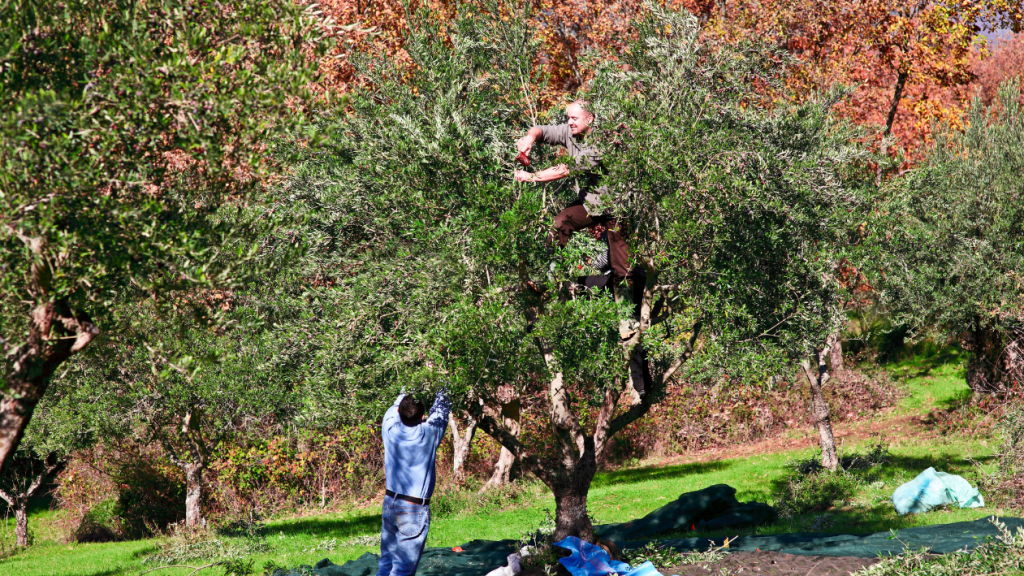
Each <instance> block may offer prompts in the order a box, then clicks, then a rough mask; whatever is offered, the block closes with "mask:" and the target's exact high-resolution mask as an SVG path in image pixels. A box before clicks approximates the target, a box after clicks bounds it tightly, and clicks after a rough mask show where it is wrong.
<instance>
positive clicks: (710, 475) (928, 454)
mask: <svg viewBox="0 0 1024 576" xmlns="http://www.w3.org/2000/svg"><path fill="white" fill-rule="evenodd" d="M957 360H958V359H957V358H943V357H938V358H937V357H935V356H933V357H930V358H915V359H911V360H909V361H907V362H904V363H901V364H900V365H899V366H896V367H894V368H895V370H897V371H898V372H897V373H898V374H899V373H902V374H905V376H906V378H905V379H904V382H905V385H906V386H907V389H908V392H909V395H908V397H907V398H905V399H904V401H903V402H902V403H901V405H900V406H899V407H898V408H897V409H896V410H895V411H893V412H892V413H890V414H889V415H888V417H890V418H891V417H894V416H899V415H907V414H926V413H927V412H928V411H930V410H932V409H934V408H941V407H943V406H948V405H950V404H951V403H953V402H956V401H957V400H958V399H959V398H961V397H962V395H963V391H964V390H965V389H966V387H965V385H964V383H963V379H962V373H961V371H960V369H959V368H958V367H957V366H958V364H957ZM887 440H888V441H889V442H890V444H889V456H888V458H887V460H886V462H885V463H883V464H880V465H878V466H875V467H873V468H871V469H866V470H859V471H855V472H854V474H855V475H856V476H857V478H858V482H857V483H856V490H855V492H854V493H853V494H852V495H851V497H850V498H849V499H848V500H847V501H846V502H845V503H844V504H843V505H841V506H838V507H836V508H833V509H831V510H829V511H828V512H827V513H825V514H824V515H822V514H807V515H804V516H797V517H794V518H791V519H788V520H780V521H779V522H778V523H776V524H774V525H771V526H764V527H759V528H756V529H749V530H745V531H733V532H730V533H728V535H729V536H735V535H742V534H750V533H760V534H775V533H785V532H795V531H808V530H811V529H820V530H823V531H827V532H861V533H868V532H879V531H884V530H888V529H889V528H897V529H899V528H907V527H913V526H922V525H930V524H944V523H949V522H958V521H962V520H974V519H977V518H984V517H988V516H991V515H993V514H997V515H1001V514H1003V511H1002V510H999V509H995V508H989V507H986V508H981V509H975V510H959V509H955V510H938V511H933V512H930V513H927V514H921V515H915V516H908V517H905V518H900V517H898V516H896V514H895V512H894V510H893V508H892V506H891V505H890V504H889V503H888V498H889V496H890V495H891V494H892V491H893V490H894V489H895V488H896V487H897V486H899V485H900V484H901V483H903V482H905V481H907V480H910V479H911V478H913V477H914V476H916V475H917V474H918V473H919V472H921V471H922V470H924V469H925V468H927V467H929V466H933V467H935V468H937V469H939V470H943V471H946V472H950V473H954V474H960V475H962V476H964V477H965V478H967V479H968V480H970V481H971V482H972V483H974V482H976V480H977V478H978V475H979V473H980V472H981V471H984V470H986V469H987V468H989V467H991V466H993V465H994V461H993V454H994V452H995V448H996V446H995V444H996V442H995V441H993V440H992V439H990V438H969V437H966V438H955V437H954V438H947V437H938V438H936V439H934V440H932V441H928V442H921V441H918V440H916V439H915V438H888V439H887ZM869 449H870V446H869V442H868V441H865V442H863V443H861V444H857V445H847V446H845V447H844V452H845V454H843V455H845V456H849V455H852V454H855V453H865V452H867V451H868V450H869ZM809 457H811V452H810V450H809V449H802V450H794V451H788V452H780V453H774V454H763V455H757V456H753V457H749V458H742V459H723V460H717V461H712V462H706V463H691V464H682V465H675V466H657V465H650V466H642V467H637V468H630V469H624V470H616V471H611V472H604V473H601V474H599V475H598V476H597V478H596V479H595V481H594V484H593V487H592V489H591V492H590V510H591V513H592V515H593V517H594V519H595V521H596V522H598V523H605V522H621V521H624V520H628V519H632V518H636V517H639V516H642V515H644V514H646V513H648V512H650V511H651V510H654V509H656V508H658V507H660V506H662V505H664V504H666V503H668V502H669V501H671V500H673V499H675V498H676V497H677V496H678V495H679V494H680V493H682V492H687V491H691V490H698V489H701V488H704V487H707V486H709V485H712V484H722V483H724V484H729V485H731V486H733V487H735V488H736V489H737V497H738V498H739V499H740V500H741V501H746V500H759V501H762V502H765V501H767V502H770V503H774V497H773V496H772V487H773V485H775V484H777V483H779V482H782V481H784V479H785V477H786V475H787V474H790V473H791V470H792V468H791V466H790V463H792V462H793V461H796V460H800V459H807V458H809ZM549 511H550V512H553V511H554V501H553V499H552V497H551V495H550V494H549V493H548V492H547V491H546V490H545V489H543V488H542V487H540V486H534V487H532V488H530V489H528V491H527V494H526V495H525V496H524V497H523V498H521V499H520V502H519V504H517V505H515V506H514V507H512V508H508V509H498V508H497V507H490V508H484V509H479V508H478V509H474V510H471V511H467V512H463V513H456V514H452V515H448V516H445V517H436V516H435V518H434V519H433V521H432V524H431V529H430V538H429V541H428V543H427V545H428V546H456V545H460V544H463V543H465V542H468V541H470V540H474V539H487V540H496V539H506V538H517V537H520V536H522V535H523V534H525V533H527V532H530V531H531V530H533V529H535V528H537V527H538V526H539V525H540V524H541V523H543V522H544V520H545V519H546V517H547V513H548V512H549ZM54 514H55V513H54V512H51V511H48V510H45V509H43V510H37V511H35V512H34V513H33V515H32V517H31V525H32V527H33V530H34V532H35V537H36V544H35V545H34V546H33V547H31V548H30V549H29V550H27V551H24V552H18V553H17V554H14V555H13V556H11V557H8V558H7V559H5V560H0V575H7V574H10V575H12V576H13V575H14V574H17V575H19V576H32V575H37V574H38V575H53V574H60V575H67V576H101V575H102V576H107V575H110V576H113V575H121V574H124V575H128V574H140V573H141V572H143V571H144V570H145V569H148V568H149V566H144V565H143V564H142V560H143V559H144V558H145V557H146V556H147V555H149V554H152V553H153V552H155V551H156V550H157V546H156V544H157V542H158V541H157V540H148V541H138V542H117V543H104V544H70V545H69V544H63V543H60V542H59V537H58V535H57V534H56V533H53V531H52V530H51V529H50V528H48V526H49V525H50V524H52V522H53V518H54ZM267 524H268V531H267V542H268V543H269V545H270V546H271V551H270V552H269V553H267V554H262V555H257V556H254V557H253V559H254V560H255V566H256V568H260V567H262V566H263V565H264V563H266V562H268V561H272V562H274V563H276V564H278V565H281V566H288V567H295V566H298V565H300V564H313V563H315V562H317V561H318V560H320V559H322V558H325V557H326V558H330V559H331V560H332V561H334V562H336V563H339V564H340V563H342V562H344V561H345V560H350V559H354V558H357V557H359V556H360V555H362V554H363V553H365V552H375V551H377V546H376V545H348V544H346V541H348V540H351V539H353V538H355V537H358V536H373V535H377V534H379V531H380V512H379V509H378V508H375V507H370V508H364V509H353V510H349V511H346V512H343V513H332V514H321V515H316V516H306V517H301V518H284V519H277V520H273V521H270V522H268V523H267ZM0 533H2V534H0V536H2V537H3V538H4V542H3V545H4V546H5V547H6V549H7V550H10V546H11V544H12V543H13V542H12V540H13V518H12V519H9V520H8V521H7V526H6V528H0ZM708 534H709V535H725V534H726V533H724V532H714V533H708ZM688 535H693V533H689V534H688ZM188 572H189V570H184V569H182V570H177V569H167V570H160V571H159V572H157V574H161V575H165V576H178V575H184V574H187V573H188ZM204 573H210V574H217V573H221V572H220V570H219V569H218V570H216V571H209V572H203V573H201V574H204Z"/></svg>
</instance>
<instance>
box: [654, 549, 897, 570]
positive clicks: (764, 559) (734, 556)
mask: <svg viewBox="0 0 1024 576" xmlns="http://www.w3.org/2000/svg"><path fill="white" fill-rule="evenodd" d="M878 561H879V560H878V559H877V558H856V557H851V556H797V555H795V554H783V553H782V552H731V553H729V554H726V556H725V558H723V559H722V560H720V561H718V562H715V563H714V564H708V565H707V567H708V569H705V568H704V567H702V566H701V565H699V564H697V565H695V564H683V565H680V566H676V567H674V568H666V569H664V570H661V573H662V574H666V575H672V574H678V575H679V576H708V575H715V576H717V575H718V574H720V573H721V571H722V569H725V570H726V571H727V572H726V573H727V574H735V573H740V574H773V575H778V576H789V575H794V576H838V575H840V574H843V575H846V574H853V573H854V572H857V571H858V570H860V569H862V568H864V567H865V566H870V565H872V564H874V563H876V562H878ZM741 570H742V572H741Z"/></svg>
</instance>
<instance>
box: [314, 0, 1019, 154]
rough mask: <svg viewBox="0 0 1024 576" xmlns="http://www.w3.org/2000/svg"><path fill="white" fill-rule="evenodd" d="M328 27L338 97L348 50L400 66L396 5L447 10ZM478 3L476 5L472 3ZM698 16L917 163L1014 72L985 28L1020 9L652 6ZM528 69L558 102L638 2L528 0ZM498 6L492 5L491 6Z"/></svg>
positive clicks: (624, 29)
mask: <svg viewBox="0 0 1024 576" xmlns="http://www.w3.org/2000/svg"><path fill="white" fill-rule="evenodd" d="M320 4H321V6H322V8H323V9H324V10H325V11H326V12H327V13H328V14H329V15H331V16H332V17H333V19H334V21H335V22H337V23H338V24H339V28H338V29H337V33H338V34H339V36H340V38H341V42H340V43H339V47H338V49H337V50H336V52H335V53H334V54H332V55H331V56H329V57H328V58H327V61H326V66H325V68H326V70H327V74H326V81H325V84H324V86H323V87H324V89H325V90H327V91H335V92H342V93H343V92H345V91H347V90H348V89H349V88H350V87H351V86H352V84H353V83H354V82H357V81H358V79H356V78H355V77H354V68H353V67H352V66H351V58H353V57H354V56H356V55H357V54H358V53H360V52H365V51H373V52H377V53H381V52H383V53H386V54H390V55H393V56H394V57H395V58H398V59H402V58H404V54H403V52H402V39H403V37H404V34H405V33H406V31H407V27H408V25H409V19H408V14H409V12H408V8H411V9H412V10H413V11H416V10H420V9H424V8H426V9H427V10H429V12H430V13H431V14H432V18H440V19H447V18H451V17H452V16H453V15H454V14H455V13H456V11H457V10H458V6H459V3H458V2H454V1H451V0H447V1H446V0H423V1H421V2H414V3H412V4H410V5H408V6H407V5H406V4H405V3H404V2H402V0H325V1H324V2H321V3H320ZM475 4H478V5H479V4H483V5H485V6H484V7H485V9H486V8H487V6H486V4H487V2H485V1H480V2H475ZM659 4H670V5H673V6H677V7H679V6H681V7H684V8H686V9H687V10H689V11H690V12H692V13H694V14H695V15H697V16H698V18H699V19H700V20H701V22H702V23H703V26H704V34H705V35H710V36H713V37H715V38H716V39H718V40H720V41H722V42H730V43H740V42H742V41H744V40H745V39H750V38H754V37H757V38H762V39H764V38H767V39H770V40H771V41H772V42H773V43H774V44H776V45H777V46H779V47H780V48H783V49H785V50H786V51H787V52H788V53H789V54H791V55H792V56H793V57H794V58H795V60H796V65H794V66H793V67H792V70H791V76H790V79H789V87H790V88H791V91H792V94H793V95H794V97H799V98H802V97H808V96H810V95H812V94H814V93H816V92H821V91H824V90H826V89H827V88H828V87H829V86H832V85H835V84H842V85H846V86H850V87H852V88H853V93H852V94H851V96H850V97H849V98H848V99H847V100H845V101H844V102H842V103H841V104H840V105H839V113H840V114H841V115H842V116H844V117H846V118H848V119H850V120H852V121H854V122H856V123H858V124H862V125H868V126H871V127H875V128H877V131H876V132H875V136H874V138H875V142H874V144H876V145H877V144H879V143H880V142H881V138H882V136H884V135H887V134H890V133H891V135H892V136H894V137H895V143H896V146H895V147H890V146H888V145H886V147H887V148H888V149H889V150H890V152H894V151H895V150H896V149H902V150H903V151H904V152H905V156H906V159H907V160H908V161H910V162H912V161H914V160H916V159H917V158H918V157H919V151H920V150H921V149H922V145H923V144H925V143H927V142H928V141H929V139H930V135H931V131H932V126H933V124H934V123H936V122H948V123H950V124H952V125H953V126H961V125H962V122H963V117H964V112H965V110H966V109H967V107H968V106H969V104H970V100H971V99H972V98H973V96H974V95H975V93H976V92H977V91H978V90H979V89H980V90H981V91H982V93H983V94H984V96H985V97H986V98H989V99H991V97H992V95H993V94H994V93H995V88H996V87H997V86H998V83H999V82H1000V81H1001V80H1002V79H1005V77H1006V76H1007V75H1008V74H1012V72H1013V71H1014V70H1020V69H1021V67H1022V65H1024V42H1022V41H1021V40H1019V39H1017V40H1014V39H1013V36H1012V35H1011V36H1010V37H1009V40H1004V41H1003V42H1002V43H1001V44H1000V46H998V47H996V48H995V49H994V50H993V48H992V45H991V44H992V43H991V42H990V41H989V40H987V39H986V36H985V34H986V33H992V32H994V31H997V30H1002V31H1004V32H1005V31H1019V30H1020V29H1021V25H1022V23H1024V7H1022V6H1021V5H1020V4H1019V3H1016V2H1011V1H1009V0H944V1H940V2H926V1H921V0H863V1H862V0H837V1H832V2H814V1H810V0H802V1H797V2H794V1H791V0H721V1H712V0H661V1H660V2H659ZM532 7H533V11H532V22H533V30H534V32H535V39H536V40H537V41H539V42H540V43H541V45H542V47H543V49H542V51H541V55H540V57H539V58H538V61H537V66H538V67H540V68H541V69H542V70H543V72H544V74H543V75H542V77H543V85H541V86H533V87H531V88H532V89H533V90H535V94H536V95H537V96H538V100H539V101H541V102H543V103H546V104H548V105H555V104H557V103H564V101H565V100H566V99H567V98H569V97H571V96H572V95H574V94H575V93H576V92H577V91H578V90H580V89H581V88H584V87H585V86H586V84H587V82H588V80H589V79H590V78H591V76H592V70H593V67H592V66H590V65H589V64H588V63H589V62H592V61H594V60H598V59H613V60H617V59H619V58H620V56H621V54H622V51H623V50H624V49H625V47H626V45H627V44H628V42H629V41H630V40H631V39H632V38H633V37H634V31H633V30H632V29H631V28H630V25H629V22H630V20H631V19H634V18H636V17H637V16H638V15H642V14H643V13H644V12H645V11H646V10H647V8H646V3H645V2H644V1H643V0H620V1H617V2H607V1H602V0H532ZM498 9H500V8H498Z"/></svg>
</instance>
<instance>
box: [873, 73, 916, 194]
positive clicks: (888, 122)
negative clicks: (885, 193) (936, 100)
mask: <svg viewBox="0 0 1024 576" xmlns="http://www.w3.org/2000/svg"><path fill="white" fill-rule="evenodd" d="M908 78H910V72H904V71H902V70H901V71H900V72H898V73H897V75H896V88H895V89H894V90H893V95H892V102H891V103H890V104H889V114H888V115H886V117H885V132H884V133H883V134H882V148H881V150H880V152H881V155H882V156H886V155H887V154H888V153H889V144H888V141H887V140H886V138H888V137H889V134H891V133H892V125H893V123H894V122H895V121H896V111H897V110H899V107H900V99H901V98H903V87H904V86H906V84H907V79H908ZM875 184H877V185H879V186H880V185H881V184H882V163H881V162H879V163H878V166H876V168H875Z"/></svg>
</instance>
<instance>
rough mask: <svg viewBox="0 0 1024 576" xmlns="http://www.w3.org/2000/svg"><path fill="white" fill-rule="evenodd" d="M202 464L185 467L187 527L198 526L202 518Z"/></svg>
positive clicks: (202, 521)
mask: <svg viewBox="0 0 1024 576" xmlns="http://www.w3.org/2000/svg"><path fill="white" fill-rule="evenodd" d="M204 468H205V466H203V465H202V464H189V465H187V466H186V467H185V525H186V526H188V527H189V528H194V527H196V526H200V525H202V524H203V523H204V520H203V509H202V499H203V469H204Z"/></svg>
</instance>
